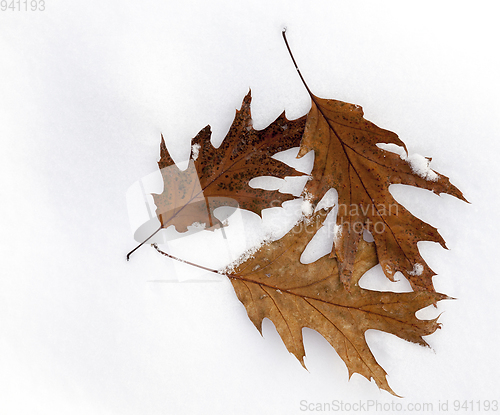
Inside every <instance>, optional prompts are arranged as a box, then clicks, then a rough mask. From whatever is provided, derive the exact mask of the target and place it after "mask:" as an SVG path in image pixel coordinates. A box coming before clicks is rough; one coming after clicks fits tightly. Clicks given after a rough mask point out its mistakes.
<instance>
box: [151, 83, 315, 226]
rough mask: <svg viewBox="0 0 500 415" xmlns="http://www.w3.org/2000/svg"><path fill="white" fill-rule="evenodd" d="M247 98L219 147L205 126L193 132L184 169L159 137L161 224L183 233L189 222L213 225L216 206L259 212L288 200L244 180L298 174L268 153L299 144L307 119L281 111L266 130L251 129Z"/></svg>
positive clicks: (155, 200) (159, 206)
mask: <svg viewBox="0 0 500 415" xmlns="http://www.w3.org/2000/svg"><path fill="white" fill-rule="evenodd" d="M250 101H251V96H250V92H249V93H248V94H247V95H246V97H245V98H244V100H243V103H242V106H241V109H240V110H239V111H236V116H235V119H234V121H233V123H232V125H231V127H230V129H229V132H228V134H227V136H226V137H225V138H224V141H223V142H222V144H221V146H220V147H219V148H215V147H213V146H212V144H211V142H210V137H211V131H210V126H207V127H205V128H204V129H203V130H201V131H200V132H199V133H198V135H197V136H196V137H195V138H194V139H193V142H192V149H193V151H192V156H191V160H190V162H189V167H188V168H187V170H185V171H181V170H179V169H178V168H177V166H176V165H175V164H174V161H173V160H172V158H171V157H170V154H169V152H168V150H167V148H166V146H165V141H164V140H163V137H162V142H161V147H160V151H161V153H160V155H161V158H160V161H159V162H158V166H159V168H160V169H161V172H162V175H163V180H164V190H163V192H162V193H161V194H155V195H153V197H154V202H155V204H156V206H157V210H156V213H157V216H158V218H159V219H160V222H161V225H162V228H167V227H169V226H170V225H175V227H176V229H177V231H179V232H184V231H186V230H187V226H189V225H192V224H193V223H199V224H202V225H203V224H205V225H208V227H210V228H212V227H213V226H214V225H215V224H216V223H217V219H216V218H215V217H214V216H213V211H214V210H215V209H216V208H217V207H219V206H233V207H237V206H239V207H240V208H242V209H247V210H250V211H252V212H255V213H257V214H260V213H261V211H262V210H263V209H265V208H269V207H276V206H280V205H281V203H283V202H285V201H287V200H291V199H293V196H292V195H289V194H283V193H280V192H278V191H267V190H262V189H254V188H252V187H250V186H249V184H248V183H249V182H250V180H251V179H253V178H254V177H257V176H275V177H279V178H284V177H285V176H296V175H300V174H301V173H299V172H297V171H296V170H295V169H293V168H292V167H290V166H288V165H287V164H285V163H282V162H281V161H278V160H276V159H274V158H272V156H273V155H274V154H275V153H277V152H280V151H283V150H287V149H290V148H292V147H298V145H299V143H300V140H301V137H302V133H303V131H304V127H305V119H306V117H305V116H304V117H301V118H299V119H297V120H288V119H287V118H286V117H285V114H284V113H283V114H281V115H280V116H279V117H278V118H277V119H276V120H275V121H274V122H273V123H272V124H271V125H269V126H268V127H267V128H265V129H263V130H255V129H254V128H253V127H252V118H251V114H250Z"/></svg>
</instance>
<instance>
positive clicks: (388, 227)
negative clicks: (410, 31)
mask: <svg viewBox="0 0 500 415" xmlns="http://www.w3.org/2000/svg"><path fill="white" fill-rule="evenodd" d="M311 98H312V108H311V110H310V111H309V114H308V116H307V123H306V128H305V132H304V137H303V139H302V142H301V149H300V151H299V154H298V156H297V157H301V156H303V155H304V154H306V153H308V152H309V151H310V150H314V154H315V160H314V168H313V171H312V173H311V174H312V177H313V180H311V181H309V182H308V183H307V184H306V187H305V189H304V195H305V196H306V197H307V198H308V199H309V200H310V201H311V202H312V203H313V204H316V203H317V202H318V201H319V200H320V199H321V197H322V196H323V195H324V194H325V193H326V192H327V191H328V190H329V189H330V188H332V187H333V188H335V189H336V190H337V192H338V215H337V226H338V229H339V232H338V233H337V236H336V238H335V245H334V252H332V256H333V255H335V256H336V257H337V259H338V260H339V268H340V275H341V280H342V282H343V283H344V285H345V286H346V288H347V289H349V288H350V287H351V285H352V275H353V272H354V261H355V257H356V252H357V251H358V249H359V246H360V243H361V240H362V232H363V230H364V229H366V230H368V231H370V232H371V234H372V235H373V238H374V241H375V245H376V248H377V254H378V257H379V260H380V263H381V265H382V269H383V271H384V273H385V275H386V276H387V277H388V278H389V279H390V280H392V281H394V274H395V273H396V272H397V271H401V272H402V273H403V274H404V275H405V277H406V278H407V279H408V280H409V282H410V284H411V286H412V287H413V289H414V290H427V291H433V290H434V287H433V284H432V277H433V276H434V275H435V274H434V272H433V271H432V270H431V269H430V268H429V266H428V265H427V264H426V263H425V261H424V260H423V258H422V257H421V255H420V253H419V251H418V247H417V243H418V242H419V241H433V242H438V243H440V244H441V245H442V246H443V247H446V246H445V242H444V240H443V238H442V237H441V235H440V234H439V233H438V231H437V229H436V228H434V227H432V226H430V225H429V224H427V223H425V222H423V221H421V220H420V219H418V218H416V217H415V216H413V215H412V214H411V213H410V212H409V211H408V210H406V209H405V208H404V207H403V206H402V205H400V204H399V203H397V202H396V200H395V199H394V198H393V197H392V195H391V194H390V192H389V186H390V185H391V184H398V183H401V184H406V185H412V186H417V187H421V188H424V189H428V190H431V191H433V192H434V193H437V194H440V193H448V194H450V195H453V196H455V197H457V198H459V199H462V200H465V198H464V197H463V195H462V193H461V192H460V190H458V189H457V188H456V187H455V186H453V185H452V184H451V183H450V181H449V179H448V178H447V177H446V176H443V175H441V174H439V173H436V172H434V171H433V170H430V169H426V167H427V166H425V165H424V166H423V167H424V168H423V169H419V168H418V167H419V166H416V165H415V163H414V162H413V163H412V161H413V160H410V159H407V158H406V157H401V156H399V155H397V154H395V153H393V152H389V151H386V150H383V149H381V148H379V147H378V146H377V144H381V143H389V144H396V145H398V146H401V147H403V148H404V150H405V151H406V146H405V144H404V143H403V142H402V141H401V140H400V139H399V137H398V136H397V135H396V134H395V133H393V132H391V131H388V130H383V129H381V128H379V127H377V126H376V125H375V124H373V123H371V122H369V121H367V120H365V119H364V118H363V110H362V108H361V107H360V106H358V105H353V104H348V103H345V102H342V101H336V100H333V99H323V98H318V97H316V96H315V95H313V94H312V93H311ZM428 161H429V162H430V160H428ZM425 162H426V161H425V160H424V163H425Z"/></svg>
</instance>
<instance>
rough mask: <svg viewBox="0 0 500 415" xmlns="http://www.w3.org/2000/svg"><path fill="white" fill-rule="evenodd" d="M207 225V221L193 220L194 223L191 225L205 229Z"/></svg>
mask: <svg viewBox="0 0 500 415" xmlns="http://www.w3.org/2000/svg"><path fill="white" fill-rule="evenodd" d="M206 225H207V224H206V223H200V222H193V224H192V225H190V226H192V227H193V228H196V229H205V227H206Z"/></svg>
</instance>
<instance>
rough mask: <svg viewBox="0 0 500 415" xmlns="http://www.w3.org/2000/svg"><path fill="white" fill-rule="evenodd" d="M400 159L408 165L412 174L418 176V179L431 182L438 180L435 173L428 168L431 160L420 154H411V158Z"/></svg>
mask: <svg viewBox="0 0 500 415" xmlns="http://www.w3.org/2000/svg"><path fill="white" fill-rule="evenodd" d="M401 158H402V159H403V160H405V161H406V162H407V163H408V164H409V165H410V168H411V169H412V171H413V173H415V174H418V175H419V176H420V177H422V178H424V179H426V180H430V181H433V182H435V181H436V180H437V179H438V175H437V174H436V172H435V171H434V170H432V169H431V168H430V167H429V164H430V162H431V160H430V159H428V158H427V157H424V156H421V155H420V154H412V155H411V156H408V157H401Z"/></svg>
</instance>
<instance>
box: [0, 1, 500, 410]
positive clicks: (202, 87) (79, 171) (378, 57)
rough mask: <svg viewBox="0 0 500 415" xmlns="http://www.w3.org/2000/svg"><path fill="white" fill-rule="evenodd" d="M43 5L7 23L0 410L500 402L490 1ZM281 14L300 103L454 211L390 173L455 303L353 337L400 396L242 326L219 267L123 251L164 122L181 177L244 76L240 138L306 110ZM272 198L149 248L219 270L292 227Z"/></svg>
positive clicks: (372, 277) (377, 275) (321, 344)
mask: <svg viewBox="0 0 500 415" xmlns="http://www.w3.org/2000/svg"><path fill="white" fill-rule="evenodd" d="M45 3H46V9H45V11H43V12H41V11H38V12H31V11H28V12H25V11H15V12H14V11H6V12H0V47H1V50H2V59H1V60H0V77H1V78H0V79H1V80H2V81H1V82H0V119H1V123H0V137H1V139H2V140H3V144H4V146H3V149H2V151H1V152H0V169H1V175H0V177H1V178H0V180H1V184H0V186H1V187H0V188H1V189H2V203H1V204H0V221H1V224H0V227H1V229H2V231H1V232H0V235H1V236H0V238H2V261H1V267H2V268H1V273H0V368H1V370H0V413H2V414H7V415H11V414H15V415H19V414H50V415H59V414H69V413H71V414H85V415H87V414H93V415H101V414H106V415H110V414H113V415H115V414H117V415H118V414H119V415H128V414H130V415H136V414H148V415H150V414H167V413H168V414H183V415H189V414H199V413H203V414H220V413H228V412H231V413H236V414H239V415H245V414H257V413H259V414H260V413H262V414H273V415H285V414H286V415H290V414H302V413H307V412H308V411H303V410H302V409H304V408H305V409H309V408H312V407H311V406H310V405H311V404H315V403H327V402H332V401H335V400H336V401H343V402H344V403H355V402H360V401H361V402H367V401H369V400H371V401H372V402H375V401H376V402H378V403H379V404H396V403H400V404H402V405H403V406H404V407H405V406H406V405H408V404H410V403H413V404H417V403H431V404H433V406H434V408H433V409H434V411H429V412H426V413H437V412H438V411H437V409H438V405H439V403H441V404H442V403H444V402H447V403H448V405H449V408H450V409H449V412H452V408H453V403H454V401H455V400H459V401H460V402H464V401H474V402H476V401H478V400H482V401H484V400H492V399H498V398H499V397H498V392H497V389H498V388H497V382H496V378H497V373H498V369H499V363H498V361H497V360H495V356H496V355H497V353H496V350H497V347H498V344H500V335H499V330H498V315H499V312H500V304H499V302H498V300H497V297H498V289H499V281H500V280H499V278H498V275H497V273H496V270H497V268H498V266H497V262H498V261H497V257H498V255H497V251H498V249H497V243H496V242H495V240H496V238H497V236H498V234H499V229H498V226H499V225H498V221H497V220H496V217H497V212H498V206H499V204H500V197H499V194H498V190H497V189H498V186H497V181H498V177H499V173H500V171H499V170H500V167H499V165H498V162H497V161H498V148H497V147H496V146H495V145H496V143H498V142H499V141H500V140H499V138H500V137H499V133H498V126H497V119H498V115H499V114H500V100H499V92H500V90H499V89H500V88H499V82H498V73H500V61H499V56H498V54H497V53H494V51H496V50H497V41H498V38H499V35H500V33H499V31H500V29H499V26H498V24H497V22H496V18H497V14H496V13H495V11H496V7H497V3H496V2H494V1H492V0H490V1H483V2H478V3H471V2H465V1H458V2H457V1H445V0H443V1H440V2H434V1H433V2H430V1H419V2H418V3H417V2H401V1H395V0H393V1H390V0H387V1H383V2H372V1H368V0H360V1H357V2H345V1H343V2H341V1H338V0H317V1H314V2H310V1H309V2H306V1H303V0H286V1H285V0H271V1H269V0H266V1H263V0H256V1H253V2H240V1H234V0H232V1H229V0H224V1H222V0H213V1H210V2H201V1H191V0H187V1H183V2H152V1H146V2H131V1H117V0H110V1H108V2H99V3H95V2H94V3H92V2H88V1H81V0H75V1H71V2H68V1H62V0H50V1H46V2H45ZM285 25H286V26H287V28H288V30H287V36H288V40H289V42H290V46H291V47H292V49H293V51H294V54H295V59H296V61H297V63H298V65H299V66H300V69H301V72H302V74H303V76H304V77H305V78H306V80H307V82H308V84H309V87H310V88H311V89H312V90H313V91H314V93H315V94H316V95H318V96H320V97H325V98H335V99H340V100H344V101H347V102H351V103H355V104H358V105H361V106H362V107H363V111H364V114H365V117H366V118H367V119H368V120H370V121H372V122H374V123H375V124H377V125H378V126H380V127H382V128H386V129H389V130H391V131H395V132H396V133H397V134H398V135H399V137H400V138H401V139H402V140H403V141H404V142H405V143H406V145H407V147H408V151H409V153H410V154H425V155H428V156H432V158H433V161H432V168H433V169H435V170H436V171H437V172H439V173H441V174H444V175H446V176H448V177H450V180H451V181H452V183H454V184H455V185H457V186H458V187H459V188H460V189H461V190H462V191H463V192H464V194H465V196H466V197H467V199H468V200H469V201H470V202H471V204H467V203H464V202H461V201H458V200H456V199H455V198H453V197H451V196H447V195H442V196H440V197H438V196H437V195H434V194H432V193H431V192H428V191H426V190H423V189H416V188H411V187H408V186H403V185H393V186H391V192H392V193H393V195H394V197H395V198H396V200H398V201H400V202H401V203H402V204H403V205H404V206H406V207H407V208H408V209H409V210H410V211H411V212H412V213H413V214H415V215H416V216H417V217H419V218H421V219H422V220H424V221H426V222H428V223H430V224H431V225H433V226H435V227H438V228H439V232H440V233H441V234H442V236H443V237H444V239H445V240H446V242H447V246H448V247H449V248H450V249H449V250H445V249H443V248H442V247H440V246H439V245H438V244H435V243H430V242H422V243H420V244H419V249H420V252H421V255H422V256H423V258H424V259H425V261H426V262H427V263H428V264H429V265H430V267H431V268H432V269H433V270H434V271H435V272H436V273H437V274H438V275H437V276H436V277H435V278H434V283H435V286H436V289H437V290H438V291H440V292H443V293H446V294H448V295H449V296H451V297H454V298H456V300H446V301H442V302H440V303H439V304H438V306H437V308H434V307H428V308H426V309H425V310H423V311H419V312H418V313H417V315H418V316H419V317H420V318H435V317H436V316H437V315H439V314H441V315H440V318H439V321H440V322H442V323H443V326H442V329H441V330H438V331H437V332H436V333H435V334H433V335H431V336H428V337H426V341H427V342H428V343H429V344H430V346H431V347H432V349H429V348H422V347H420V346H417V345H414V344H410V343H408V342H405V341H403V340H401V339H399V338H397V337H395V336H393V335H390V334H387V333H381V332H378V331H374V330H370V331H368V332H367V333H366V337H367V340H368V343H369V345H370V347H371V349H372V351H373V354H374V356H375V357H376V359H377V361H378V362H379V363H380V364H381V366H382V367H383V368H384V369H385V370H386V371H387V372H388V374H389V375H388V380H389V384H390V385H391V386H392V387H393V389H394V390H395V391H396V392H397V393H398V394H399V395H401V396H403V397H404V398H395V397H393V396H390V395H389V394H388V393H386V392H381V391H379V390H378V388H377V387H376V385H375V384H374V383H373V382H368V381H367V380H366V379H364V378H362V377H361V376H359V375H356V374H355V375H353V376H352V378H351V379H350V380H349V381H348V372H347V369H346V367H345V365H344V363H343V362H342V361H341V359H340V358H339V357H338V356H337V354H336V353H335V351H334V350H333V349H332V348H331V347H330V346H329V345H328V344H327V342H326V341H325V340H324V339H323V338H322V337H321V336H320V335H319V334H317V333H316V332H314V331H312V330H309V329H306V330H304V333H303V334H304V341H305V348H306V353H307V357H306V359H305V363H306V365H307V367H308V371H306V370H304V369H303V368H302V366H301V365H300V363H299V362H298V361H297V360H296V359H295V357H293V356H292V355H290V354H289V353H288V352H287V351H286V348H285V347H284V345H283V343H282V341H281V339H280V338H279V336H278V334H277V333H276V330H275V329H274V327H273V325H272V324H271V323H270V322H269V321H268V320H266V321H264V325H263V334H264V337H261V336H260V335H259V333H258V332H257V330H256V329H255V327H254V326H253V324H252V323H251V322H250V321H249V319H248V317H247V315H246V311H245V309H244V307H243V306H242V305H241V304H240V303H239V301H238V300H237V298H236V296H235V295H234V292H233V289H232V287H231V284H230V283H229V281H228V280H227V278H225V277H223V276H221V275H218V274H214V273H211V272H207V271H202V270H199V269H193V267H191V266H189V265H187V264H183V263H177V262H175V261H171V260H169V259H168V258H166V257H164V256H162V255H160V254H158V253H157V252H156V251H155V250H154V249H153V248H151V247H150V246H149V245H145V246H143V247H142V248H140V249H139V250H137V251H136V252H135V253H134V254H133V255H132V257H131V259H130V261H128V262H127V261H126V260H125V255H126V253H127V252H129V251H130V250H131V249H132V248H134V247H135V245H136V241H135V240H134V232H135V230H136V227H132V228H131V227H130V225H129V223H130V220H131V218H129V213H128V210H127V206H128V205H127V198H126V195H127V192H128V189H129V188H130V187H131V186H132V185H133V184H134V183H136V182H137V181H138V180H140V179H142V178H143V177H146V176H147V175H148V174H150V173H152V172H155V171H156V170H157V160H158V157H159V143H160V134H163V136H164V137H165V142H166V144H167V146H168V148H169V151H170V154H171V155H172V157H173V158H174V160H176V161H179V162H184V166H187V162H186V161H187V160H188V159H189V156H190V152H191V138H192V137H194V136H195V135H196V134H197V133H198V132H199V131H200V130H201V129H202V128H204V127H205V126H206V125H207V124H210V125H211V129H212V141H213V143H214V145H219V144H220V143H221V141H222V139H223V138H224V135H225V133H226V132H227V130H228V128H229V126H230V124H231V122H232V120H233V118H234V114H235V109H237V108H238V109H239V108H240V105H241V101H242V99H243V97H244V95H245V94H246V93H247V92H248V90H249V88H251V91H252V97H253V99H252V115H253V120H254V123H253V124H254V128H256V129H261V128H264V127H266V126H267V125H269V123H270V122H272V121H273V120H274V119H276V118H277V117H278V116H279V114H280V113H281V112H282V111H283V110H286V115H287V117H288V118H289V119H294V118H297V117H300V116H302V115H304V114H306V113H307V111H308V110H309V108H310V99H309V97H308V95H307V92H306V90H305V89H304V87H303V85H302V84H301V81H300V79H299V78H298V76H297V72H296V70H295V68H294V66H293V64H292V62H291V60H290V57H289V56H288V54H287V51H286V49H285V47H284V45H283V41H282V37H281V30H282V28H283V27H284V26H285ZM306 157H307V156H306ZM184 168H185V167H184ZM478 172H480V175H479V174H478ZM287 181H288V180H287ZM280 188H281V187H280ZM144 190H145V192H146V193H147V192H149V191H150V190H149V189H144ZM138 192H139V193H138V196H137V197H139V198H140V201H141V203H142V204H143V207H142V208H140V209H145V210H144V212H147V208H146V202H145V201H144V197H143V195H142V193H141V190H140V189H139V190H138ZM285 205H286V206H285V207H286V209H281V208H273V209H269V210H268V211H265V212H264V215H263V216H264V219H263V224H262V221H261V219H260V218H259V217H258V216H257V215H254V214H251V213H248V212H247V213H234V214H233V215H230V216H228V226H227V227H226V228H224V229H220V230H216V231H214V232H208V231H199V232H196V233H192V234H190V235H189V236H186V237H183V235H177V236H178V237H177V239H173V238H167V237H165V238H164V242H163V244H162V245H161V249H163V250H164V251H166V252H169V253H172V254H175V255H177V256H179V257H181V258H183V259H185V260H188V261H196V262H199V263H200V264H202V265H204V266H206V267H209V268H213V269H218V268H219V267H222V266H224V265H225V264H227V263H229V262H230V261H231V260H233V259H234V258H236V257H237V256H238V255H239V254H240V253H241V252H244V251H245V249H247V247H248V246H252V245H253V244H255V243H258V241H260V240H262V238H263V237H264V236H265V235H266V234H268V233H269V232H270V233H271V234H272V235H273V236H279V235H280V234H283V233H284V232H286V228H287V227H289V226H291V225H292V224H293V223H294V222H295V221H296V220H297V218H298V217H299V216H300V214H301V200H300V199H299V200H298V201H292V202H287V203H286V204H285ZM140 209H139V210H140ZM141 212H142V211H141ZM153 212H154V210H153ZM223 213H224V214H226V213H227V212H225V211H224V212H222V213H221V215H222V214H223ZM138 214H139V213H138ZM131 215H132V216H133V213H132V214H131ZM146 216H147V213H146ZM280 218H282V219H280ZM168 232H175V231H172V230H170V231H168ZM174 262H175V263H174ZM396 277H397V278H399V281H398V282H396V283H392V282H390V281H389V280H388V279H387V278H385V277H384V276H383V273H382V271H381V269H380V267H379V266H377V267H375V268H373V269H372V270H370V271H369V272H368V273H367V274H365V276H363V277H362V279H361V280H360V284H361V285H362V286H364V287H366V288H370V289H382V290H397V291H409V286H408V283H407V281H406V280H405V278H404V277H402V276H398V275H397V276H396ZM444 311H446V312H445V313H443V312H444ZM309 412H312V411H309ZM441 412H442V411H441ZM344 413H349V411H344ZM353 413H354V412H353ZM356 413H358V412H356ZM380 413H392V411H390V410H388V411H380ZM398 413H399V412H398Z"/></svg>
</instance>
